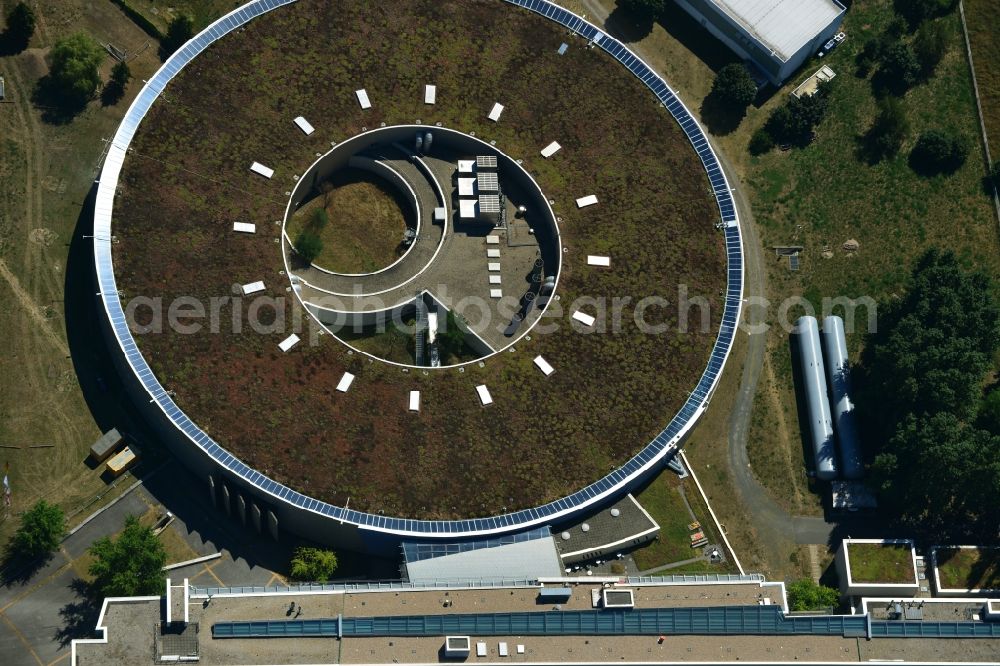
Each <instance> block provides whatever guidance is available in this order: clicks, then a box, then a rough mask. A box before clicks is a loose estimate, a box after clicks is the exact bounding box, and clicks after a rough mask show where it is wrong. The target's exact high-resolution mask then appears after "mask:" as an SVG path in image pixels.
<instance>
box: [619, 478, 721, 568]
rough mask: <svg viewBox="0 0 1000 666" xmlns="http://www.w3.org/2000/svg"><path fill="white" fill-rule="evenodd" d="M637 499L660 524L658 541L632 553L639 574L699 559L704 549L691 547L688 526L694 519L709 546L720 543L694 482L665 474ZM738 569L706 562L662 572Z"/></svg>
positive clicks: (637, 496)
mask: <svg viewBox="0 0 1000 666" xmlns="http://www.w3.org/2000/svg"><path fill="white" fill-rule="evenodd" d="M685 497H687V499H688V502H689V503H690V504H691V510H689V509H688V507H687V505H686V504H685V503H684V498H685ZM636 499H637V500H638V501H639V504H641V505H642V506H643V508H644V509H646V511H648V512H649V515H651V516H652V517H653V519H654V520H655V521H656V522H657V523H659V525H660V531H659V533H658V535H657V539H656V540H655V541H652V542H650V543H649V544H648V545H646V546H643V547H642V548H639V549H638V550H636V551H634V552H633V553H632V558H633V559H634V560H635V564H636V566H637V567H638V568H639V570H640V571H645V570H647V569H652V568H654V567H658V566H662V565H664V564H671V563H673V562H681V561H683V560H688V559H691V558H692V557H699V556H700V555H701V553H702V549H701V548H692V547H691V538H690V534H691V531H690V530H688V525H689V524H690V523H691V522H693V521H695V520H697V521H699V522H700V523H701V530H702V531H703V532H705V536H706V537H708V540H709V543H715V544H721V542H720V541H719V539H718V536H717V535H716V533H715V530H714V528H713V527H712V526H711V525H710V522H711V516H709V514H708V511H707V510H705V509H704V505H703V503H702V502H701V497H700V496H699V495H698V489H697V488H696V487H695V486H694V484H693V483H689V482H688V481H687V480H681V479H678V478H677V476H676V475H675V474H674V473H673V472H663V473H662V474H661V475H660V476H659V477H658V478H657V479H655V480H654V481H653V482H652V483H650V484H649V485H648V486H647V487H646V488H645V489H644V490H643V491H642V492H641V493H639V494H638V495H636ZM695 500H697V501H695ZM691 511H693V512H694V517H692V516H691ZM692 567H693V568H692ZM735 570H736V569H735V566H733V565H732V564H730V563H729V562H725V563H722V564H711V563H710V562H707V561H706V562H699V563H696V564H687V565H684V566H683V567H678V568H677V569H668V570H666V571H663V572H661V573H663V574H664V575H667V574H672V573H685V572H687V573H690V572H708V573H727V572H730V571H735Z"/></svg>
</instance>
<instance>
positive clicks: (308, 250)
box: [295, 229, 323, 264]
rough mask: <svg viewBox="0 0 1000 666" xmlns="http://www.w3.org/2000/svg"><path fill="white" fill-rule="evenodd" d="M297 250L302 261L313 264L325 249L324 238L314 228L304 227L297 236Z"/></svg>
mask: <svg viewBox="0 0 1000 666" xmlns="http://www.w3.org/2000/svg"><path fill="white" fill-rule="evenodd" d="M295 251H296V252H297V253H298V255H299V257H301V258H302V261H304V262H306V263H309V264H311V263H312V262H313V261H315V260H316V257H318V256H319V255H320V253H321V252H322V251H323V239H322V238H320V237H319V234H317V233H316V232H315V231H313V230H312V229H303V230H302V231H300V232H299V235H298V236H296V237H295Z"/></svg>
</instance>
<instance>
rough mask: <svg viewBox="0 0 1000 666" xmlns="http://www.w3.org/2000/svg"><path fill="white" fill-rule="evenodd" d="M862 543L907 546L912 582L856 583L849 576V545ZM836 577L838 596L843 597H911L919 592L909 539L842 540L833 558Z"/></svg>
mask: <svg viewBox="0 0 1000 666" xmlns="http://www.w3.org/2000/svg"><path fill="white" fill-rule="evenodd" d="M862 543H875V544H887V545H889V544H899V545H904V546H909V549H910V566H911V567H912V571H913V582H909V583H868V582H864V583H858V582H855V581H854V580H853V578H852V576H851V562H850V545H851V544H862ZM834 561H835V564H836V567H837V576H838V578H839V579H840V594H841V596H844V597H885V596H893V597H895V596H898V597H913V596H916V595H917V593H918V592H919V591H920V582H919V581H918V580H917V553H916V549H915V548H914V545H913V541H910V540H909V539H844V540H842V541H841V542H840V548H838V549H837V555H836V557H835V560H834Z"/></svg>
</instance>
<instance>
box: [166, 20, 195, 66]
mask: <svg viewBox="0 0 1000 666" xmlns="http://www.w3.org/2000/svg"><path fill="white" fill-rule="evenodd" d="M192 37H194V19H193V18H191V17H190V16H188V15H187V14H178V15H177V16H176V17H174V20H172V21H171V22H170V25H168V26H167V34H166V35H164V37H163V40H162V41H161V42H160V57H161V58H163V59H164V60H166V59H167V58H169V57H170V56H171V55H172V54H173V52H174V51H176V50H177V49H179V48H180V47H182V46H184V43H185V42H187V41H188V40H189V39H191V38H192Z"/></svg>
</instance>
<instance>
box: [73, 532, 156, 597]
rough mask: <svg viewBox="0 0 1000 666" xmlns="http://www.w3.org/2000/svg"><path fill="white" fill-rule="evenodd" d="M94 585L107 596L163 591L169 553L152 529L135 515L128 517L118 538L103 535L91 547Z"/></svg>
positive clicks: (147, 593)
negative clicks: (165, 566)
mask: <svg viewBox="0 0 1000 666" xmlns="http://www.w3.org/2000/svg"><path fill="white" fill-rule="evenodd" d="M90 554H91V555H93V556H94V558H95V559H94V561H93V562H92V563H91V565H90V569H89V571H90V574H91V575H92V576H93V577H94V588H95V589H96V590H97V591H98V592H99V593H100V594H101V595H102V596H105V597H132V596H137V595H153V594H161V593H162V592H163V582H164V578H163V571H162V569H163V565H164V564H166V562H167V553H166V551H165V550H164V549H163V544H162V543H161V542H160V540H159V539H158V538H157V537H156V535H155V534H153V530H152V529H151V528H149V527H145V526H143V525H141V524H140V523H139V519H138V518H136V517H135V516H128V517H127V518H126V519H125V529H124V530H123V531H122V532H121V534H119V535H118V538H117V539H111V538H110V537H102V538H100V539H98V540H97V541H95V542H94V544H93V545H92V546H91V547H90Z"/></svg>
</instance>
